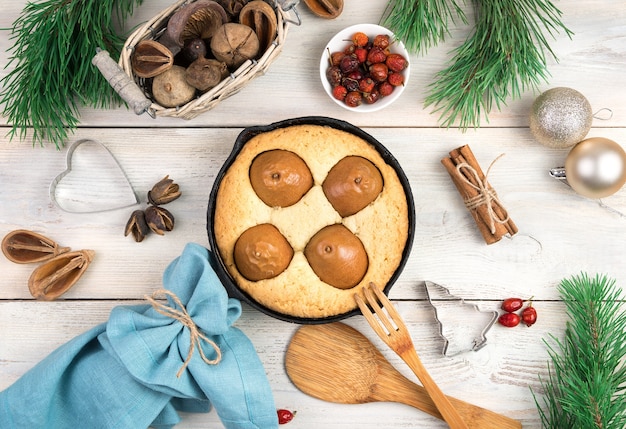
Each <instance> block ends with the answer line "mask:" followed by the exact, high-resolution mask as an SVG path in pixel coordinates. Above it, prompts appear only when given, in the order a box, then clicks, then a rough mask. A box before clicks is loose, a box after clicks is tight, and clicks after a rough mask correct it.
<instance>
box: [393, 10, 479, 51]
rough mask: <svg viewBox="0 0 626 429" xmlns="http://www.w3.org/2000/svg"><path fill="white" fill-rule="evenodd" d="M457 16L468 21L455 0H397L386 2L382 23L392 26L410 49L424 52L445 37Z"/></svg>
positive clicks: (464, 21) (397, 35)
mask: <svg viewBox="0 0 626 429" xmlns="http://www.w3.org/2000/svg"><path fill="white" fill-rule="evenodd" d="M455 17H456V18H458V19H460V20H461V21H462V22H463V23H465V24H466V23H467V19H466V17H465V13H464V12H463V10H462V9H461V7H460V6H459V5H458V3H456V1H455V0H395V1H393V2H389V3H388V4H387V9H386V10H385V12H384V14H383V18H382V20H381V21H382V23H383V24H384V25H386V26H387V27H388V28H390V29H392V30H393V32H394V34H395V35H396V37H398V38H399V39H400V40H402V41H403V42H404V44H405V46H406V47H407V49H408V50H410V51H413V52H418V53H425V52H426V51H427V50H428V48H430V47H432V46H435V45H437V43H439V42H442V41H443V40H445V38H446V36H448V35H449V34H450V31H449V25H450V23H455V22H456V19H455Z"/></svg>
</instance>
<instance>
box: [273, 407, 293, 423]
mask: <svg viewBox="0 0 626 429" xmlns="http://www.w3.org/2000/svg"><path fill="white" fill-rule="evenodd" d="M276 413H277V414H278V424H279V425H284V424H286V423H289V422H290V421H292V420H293V417H294V416H295V415H296V413H295V411H294V412H291V411H289V410H284V409H280V410H276Z"/></svg>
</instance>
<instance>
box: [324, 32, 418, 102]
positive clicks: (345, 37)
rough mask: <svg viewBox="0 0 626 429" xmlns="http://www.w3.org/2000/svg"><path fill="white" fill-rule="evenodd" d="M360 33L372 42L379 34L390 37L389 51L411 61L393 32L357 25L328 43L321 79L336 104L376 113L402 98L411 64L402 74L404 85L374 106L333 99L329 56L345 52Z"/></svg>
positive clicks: (336, 35)
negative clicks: (329, 79) (352, 104)
mask: <svg viewBox="0 0 626 429" xmlns="http://www.w3.org/2000/svg"><path fill="white" fill-rule="evenodd" d="M359 31H361V32H363V33H365V34H367V35H368V37H369V38H370V40H373V38H374V37H375V36H377V35H379V34H387V35H389V36H390V39H391V42H392V43H391V44H390V45H389V51H390V52H392V53H397V54H401V55H402V56H404V58H406V59H407V61H409V53H408V52H407V50H406V48H405V47H404V43H402V41H400V40H397V39H396V38H395V35H394V34H393V32H391V31H390V30H388V29H387V28H385V27H381V26H380V25H376V24H356V25H352V26H350V27H347V28H344V29H343V30H341V31H340V32H339V33H337V34H335V36H333V38H332V39H330V42H328V44H327V45H326V47H324V51H323V52H322V55H321V58H320V79H321V81H322V86H323V87H324V90H325V91H326V94H328V96H329V97H330V99H331V100H333V101H334V102H335V103H337V104H338V105H340V106H341V107H343V108H344V109H348V110H351V111H353V112H375V111H377V110H380V109H383V108H385V107H387V106H389V105H390V104H391V103H393V102H394V101H395V100H397V99H398V98H399V97H400V95H401V94H402V92H403V91H404V88H405V87H406V86H407V84H408V82H409V75H410V71H411V62H410V61H409V65H408V66H407V68H406V69H404V70H403V71H402V74H403V75H404V85H401V86H397V87H396V88H395V89H394V91H393V92H392V93H391V95H388V96H386V97H381V98H380V99H379V100H378V101H376V102H375V103H373V104H366V103H361V105H360V106H357V107H350V106H348V105H346V103H344V102H343V101H341V100H337V99H336V98H335V97H333V88H332V86H331V85H330V83H329V82H328V79H327V78H326V70H327V69H328V67H330V65H329V61H328V56H329V55H330V53H332V52H336V51H343V50H344V49H345V48H346V46H348V45H349V44H350V40H351V38H352V35H353V34H354V33H356V32H359ZM329 52H330V53H329Z"/></svg>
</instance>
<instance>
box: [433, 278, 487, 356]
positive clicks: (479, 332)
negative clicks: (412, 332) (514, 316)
mask: <svg viewBox="0 0 626 429" xmlns="http://www.w3.org/2000/svg"><path fill="white" fill-rule="evenodd" d="M423 284H424V287H425V289H426V295H427V296H428V301H429V302H430V304H431V305H432V306H433V308H434V309H435V317H436V318H437V322H438V323H439V333H440V334H441V337H442V338H443V340H444V345H443V354H444V355H445V356H455V355H458V354H460V353H464V352H468V351H478V350H480V349H481V348H482V347H483V346H485V343H486V342H487V337H486V336H485V335H486V334H487V332H488V331H489V329H490V328H491V327H492V326H493V324H494V323H495V322H496V320H498V312H497V311H482V310H480V308H478V306H476V305H474V304H469V303H467V302H465V301H464V300H463V299H462V298H459V297H457V296H454V295H452V294H451V293H450V291H449V290H448V289H446V288H445V287H443V286H441V285H438V284H437V283H433V282H431V281H428V280H426V281H424V282H423ZM459 321H462V323H459Z"/></svg>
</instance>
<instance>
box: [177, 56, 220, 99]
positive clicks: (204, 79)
mask: <svg viewBox="0 0 626 429" xmlns="http://www.w3.org/2000/svg"><path fill="white" fill-rule="evenodd" d="M226 76H228V67H226V64H225V63H223V62H221V61H218V60H214V59H212V58H211V59H209V58H198V59H197V60H195V61H194V62H193V63H191V64H190V65H189V67H187V70H186V71H185V79H186V80H187V83H188V84H189V85H191V86H193V87H194V88H196V89H197V90H199V91H202V92H205V91H208V90H209V89H211V88H213V87H214V86H216V85H217V84H218V83H220V82H221V81H222V80H223V79H224V78H225V77H226Z"/></svg>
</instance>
